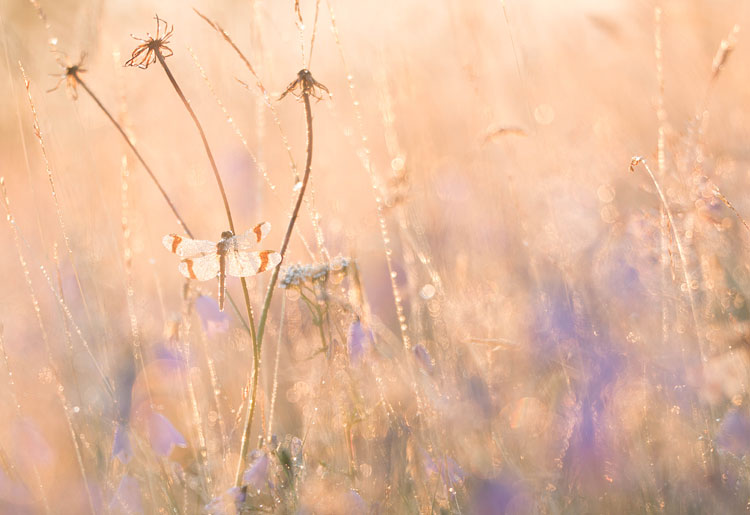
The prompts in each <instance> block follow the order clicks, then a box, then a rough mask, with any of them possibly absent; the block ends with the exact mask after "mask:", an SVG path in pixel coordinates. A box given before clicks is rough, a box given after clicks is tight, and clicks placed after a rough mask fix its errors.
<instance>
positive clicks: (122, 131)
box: [73, 74, 194, 238]
mask: <svg viewBox="0 0 750 515" xmlns="http://www.w3.org/2000/svg"><path fill="white" fill-rule="evenodd" d="M73 77H75V80H76V82H77V83H78V84H79V85H80V86H81V87H82V88H83V89H84V91H86V93H88V95H89V96H90V97H91V99H92V100H93V101H94V102H95V103H96V105H97V106H99V109H101V110H102V112H103V113H104V114H105V115H106V116H107V118H109V121H110V122H112V125H114V126H115V128H116V129H117V130H118V132H119V133H120V134H121V135H122V137H123V139H124V140H125V143H127V144H128V146H129V147H130V150H132V151H133V154H135V157H136V158H138V161H139V162H140V163H141V165H142V166H143V168H144V169H145V170H146V173H147V174H148V175H149V177H151V180H152V181H153V183H154V184H155V185H156V187H157V189H158V190H159V193H161V196H162V197H164V200H165V201H166V202H167V205H169V208H170V209H171V210H172V213H173V214H174V216H175V217H177V221H178V222H179V223H180V225H181V226H182V228H183V229H185V232H186V233H187V235H188V236H190V237H191V238H194V236H193V233H192V232H190V229H188V226H187V224H186V223H185V220H183V219H182V217H181V216H180V213H178V212H177V208H176V207H175V205H174V204H173V203H172V199H170V198H169V195H167V192H166V191H164V188H163V187H162V185H161V183H160V182H159V179H157V178H156V175H154V172H153V171H152V170H151V167H150V166H148V165H147V164H146V161H145V160H144V159H143V157H142V156H141V153H140V152H138V149H137V148H136V147H135V145H134V144H133V142H132V141H130V138H129V137H128V135H127V134H126V133H125V129H123V128H122V125H120V124H119V123H118V121H117V120H115V118H114V116H112V113H110V112H109V110H108V109H107V108H106V107H104V104H102V103H101V101H100V100H99V98H98V97H97V96H96V95H95V94H94V92H93V91H91V90H90V89H89V87H88V86H87V85H86V83H85V82H84V81H83V80H82V79H81V77H80V76H79V75H78V74H75V75H73Z"/></svg>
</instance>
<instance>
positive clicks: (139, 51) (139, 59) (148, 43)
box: [125, 14, 174, 69]
mask: <svg viewBox="0 0 750 515" xmlns="http://www.w3.org/2000/svg"><path fill="white" fill-rule="evenodd" d="M154 19H156V37H151V34H149V33H146V37H145V38H139V37H138V36H135V35H133V34H131V35H130V36H131V37H132V38H133V39H135V40H138V41H142V42H143V43H141V44H140V45H138V46H137V47H135V50H133V53H132V54H130V59H128V60H127V61H126V62H125V66H136V67H138V68H143V69H146V68H148V67H149V65H150V64H153V63H155V62H156V60H157V56H156V54H157V53H160V54H161V55H162V57H169V56H171V55H174V52H172V49H171V48H169V47H168V46H167V43H169V38H170V37H172V33H173V32H174V25H172V26H169V24H168V23H167V22H166V21H165V20H162V19H160V18H159V15H158V14H157V15H156V16H154ZM162 24H164V34H161V32H162V28H161V27H162Z"/></svg>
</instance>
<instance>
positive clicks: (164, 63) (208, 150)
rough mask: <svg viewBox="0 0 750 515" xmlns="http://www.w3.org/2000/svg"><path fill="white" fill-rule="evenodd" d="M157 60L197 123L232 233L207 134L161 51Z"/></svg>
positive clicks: (229, 215)
mask: <svg viewBox="0 0 750 515" xmlns="http://www.w3.org/2000/svg"><path fill="white" fill-rule="evenodd" d="M156 58H157V59H158V60H159V64H161V67H162V68H164V72H165V73H166V74H167V78H169V82H171V83H172V87H174V89H175V91H176V92H177V96H179V97H180V100H182V103H183V104H184V105H185V109H186V110H187V112H188V114H190V117H191V118H192V119H193V122H194V123H195V127H196V128H197V129H198V133H199V134H200V136H201V140H202V141H203V148H204V149H205V150H206V155H207V156H208V161H209V162H210V163H211V169H212V170H213V172H214V175H215V176H216V184H218V186H219V192H221V199H222V201H223V202H224V210H225V211H226V213H227V221H228V222H229V229H230V230H231V231H232V232H235V231H234V220H233V219H232V211H231V210H230V209H229V200H227V192H226V191H225V190H224V183H223V182H222V180H221V175H219V169H218V168H217V166H216V161H215V160H214V154H213V152H211V147H210V146H209V145H208V138H207V137H206V133H205V131H204V130H203V126H202V125H201V122H200V121H199V120H198V116H197V115H196V114H195V111H193V108H192V107H191V106H190V102H188V99H187V98H186V97H185V94H184V93H183V92H182V88H180V86H179V84H177V81H176V80H175V78H174V75H172V71H171V70H170V69H169V66H167V61H166V60H164V56H163V55H162V53H161V50H159V49H157V50H156Z"/></svg>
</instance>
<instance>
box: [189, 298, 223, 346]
mask: <svg viewBox="0 0 750 515" xmlns="http://www.w3.org/2000/svg"><path fill="white" fill-rule="evenodd" d="M195 310H196V311H197V313H198V317H199V318H200V319H201V326H202V327H203V332H205V333H206V336H208V337H209V338H211V337H213V336H216V335H217V334H221V333H225V332H227V331H228V330H229V315H228V314H227V313H226V312H223V311H219V303H218V302H216V300H214V298H213V297H207V296H206V295H201V296H200V297H198V298H197V299H195Z"/></svg>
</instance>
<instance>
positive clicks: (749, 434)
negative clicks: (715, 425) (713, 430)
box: [716, 410, 750, 456]
mask: <svg viewBox="0 0 750 515" xmlns="http://www.w3.org/2000/svg"><path fill="white" fill-rule="evenodd" d="M716 443H717V444H718V445H719V447H720V448H721V449H723V450H725V451H729V452H731V453H732V454H734V455H736V456H745V455H746V454H750V418H748V416H747V414H745V413H741V412H739V411H736V410H732V411H730V412H728V413H727V414H726V415H724V420H722V421H721V425H720V426H719V431H718V434H717V435H716Z"/></svg>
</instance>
